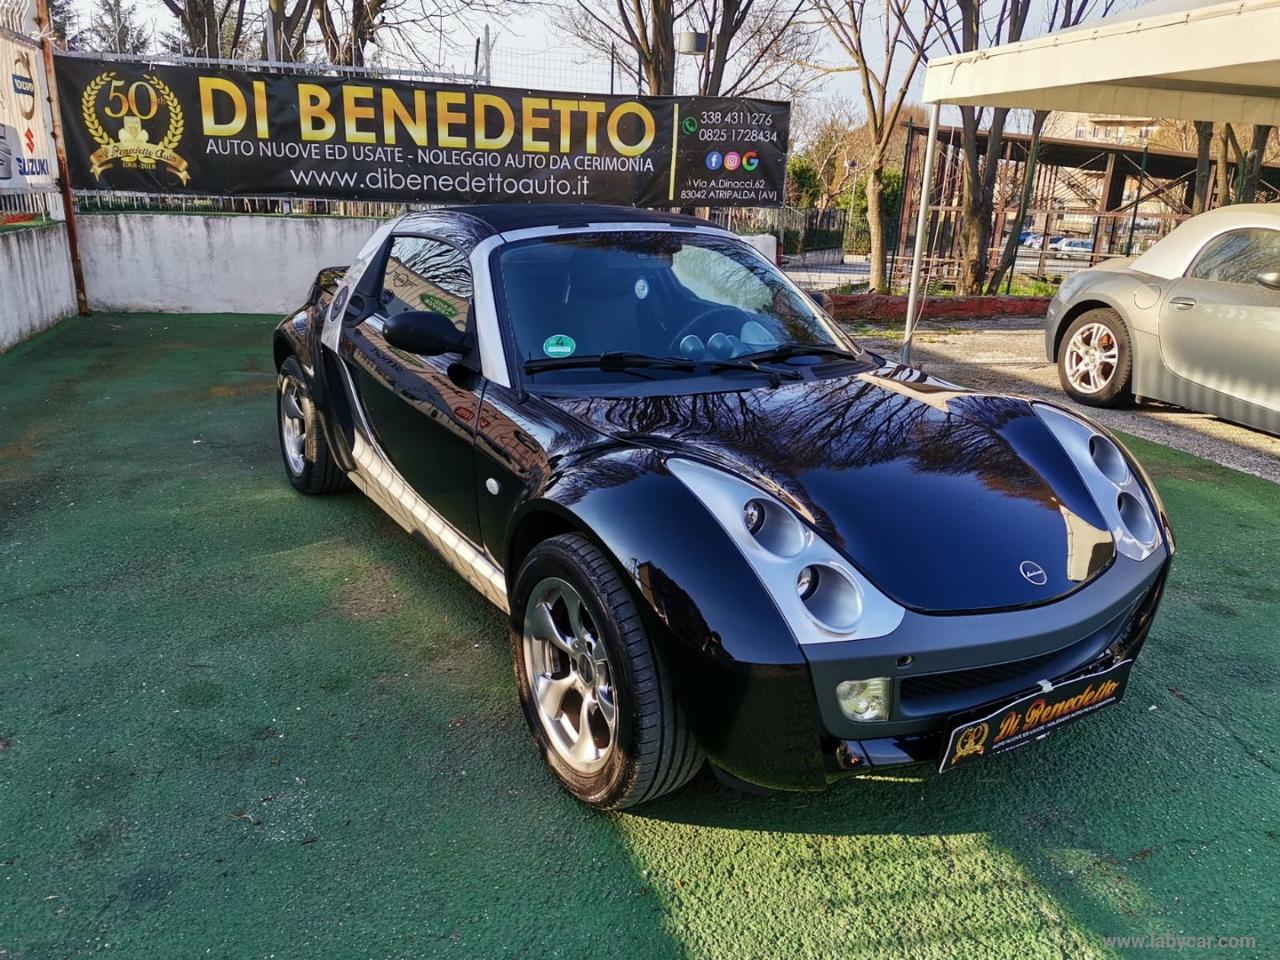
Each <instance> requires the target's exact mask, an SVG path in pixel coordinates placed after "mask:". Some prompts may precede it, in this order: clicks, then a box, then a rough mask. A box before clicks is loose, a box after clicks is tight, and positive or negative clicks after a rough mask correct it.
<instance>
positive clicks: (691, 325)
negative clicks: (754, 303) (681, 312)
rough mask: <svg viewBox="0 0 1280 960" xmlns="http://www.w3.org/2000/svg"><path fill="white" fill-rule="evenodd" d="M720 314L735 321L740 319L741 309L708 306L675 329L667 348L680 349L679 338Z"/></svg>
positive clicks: (681, 338)
mask: <svg viewBox="0 0 1280 960" xmlns="http://www.w3.org/2000/svg"><path fill="white" fill-rule="evenodd" d="M720 314H725V315H726V317H731V318H733V319H734V320H735V321H740V319H741V317H742V311H741V310H739V309H738V308H737V307H726V306H718V307H709V308H708V309H706V310H703V311H702V312H701V313H700V314H698V315H697V316H696V317H694V318H693V319H692V320H690V321H689V322H688V323H686V324H685V325H684V326H683V327H681V328H680V329H679V330H677V331H676V335H675V336H674V337H672V338H671V342H670V343H669V344H668V345H667V349H668V350H671V351H676V352H678V351H679V350H680V341H681V340H683V339H684V338H685V337H687V336H689V334H691V333H694V332H695V331H696V330H697V329H698V328H699V327H702V326H703V325H704V324H706V323H707V322H708V321H709V320H711V319H712V318H713V317H716V316H719V315H720ZM735 332H736V331H735ZM701 339H703V340H705V339H707V338H706V337H702V338H701Z"/></svg>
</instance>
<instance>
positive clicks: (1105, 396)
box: [1058, 308, 1133, 407]
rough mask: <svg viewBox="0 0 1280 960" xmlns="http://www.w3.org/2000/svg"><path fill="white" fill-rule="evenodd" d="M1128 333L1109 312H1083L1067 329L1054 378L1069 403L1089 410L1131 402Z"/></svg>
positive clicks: (1104, 309) (1130, 366)
mask: <svg viewBox="0 0 1280 960" xmlns="http://www.w3.org/2000/svg"><path fill="white" fill-rule="evenodd" d="M1132 372H1133V352H1132V349H1131V346H1130V343H1129V330H1128V328H1127V327H1125V325H1124V321H1123V320H1121V319H1120V314H1118V313H1116V312H1115V311H1114V310H1112V309H1110V308H1098V309H1096V310H1087V311H1085V312H1084V313H1082V314H1081V315H1080V316H1078V317H1077V318H1076V319H1075V321H1074V322H1073V323H1072V324H1071V326H1070V327H1068V328H1067V332H1066V333H1065V334H1064V335H1063V337H1062V346H1061V348H1060V349H1059V350H1058V378H1059V379H1060V380H1061V381H1062V389H1063V390H1065V391H1066V392H1067V395H1068V396H1070V397H1071V398H1072V399H1073V400H1076V401H1078V402H1080V403H1085V404H1088V405H1090V406H1093V407H1120V406H1125V405H1127V404H1129V403H1132V402H1133V394H1132V392H1131V391H1130V389H1129V383H1130V380H1131V379H1132Z"/></svg>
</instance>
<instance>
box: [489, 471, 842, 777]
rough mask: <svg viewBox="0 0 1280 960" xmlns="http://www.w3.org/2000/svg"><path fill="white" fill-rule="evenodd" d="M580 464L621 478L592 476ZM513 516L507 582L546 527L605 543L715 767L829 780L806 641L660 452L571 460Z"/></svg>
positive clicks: (550, 531)
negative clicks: (804, 646) (596, 478)
mask: <svg viewBox="0 0 1280 960" xmlns="http://www.w3.org/2000/svg"><path fill="white" fill-rule="evenodd" d="M580 471H586V472H587V473H588V474H590V473H591V472H593V471H598V475H599V476H600V477H605V478H608V479H609V480H610V481H612V482H586V483H584V482H583V480H584V478H583V477H582V476H580V475H579V472H580ZM586 479H587V480H591V479H592V478H591V477H590V476H588V477H587V478H586ZM508 526H509V530H510V533H509V535H508V537H507V542H506V544H505V545H504V550H503V552H504V556H505V558H506V560H507V571H506V576H507V580H508V584H512V583H514V581H515V579H516V576H517V574H518V572H519V566H518V564H519V563H522V562H523V561H524V559H525V558H526V557H527V556H528V555H529V551H531V550H532V549H533V548H534V547H535V546H536V545H537V544H538V543H540V542H542V541H543V540H544V539H545V538H547V537H551V536H557V535H559V534H561V533H578V534H580V535H582V536H583V537H585V538H586V539H587V540H588V541H590V542H591V543H593V544H595V545H596V546H597V547H598V548H599V549H600V550H601V551H602V552H603V553H604V555H605V556H606V557H607V558H608V560H609V562H610V563H612V564H613V565H614V567H615V569H616V570H617V571H618V573H619V575H620V576H621V577H622V579H623V581H624V582H625V583H626V584H627V586H628V587H629V588H630V589H631V591H632V595H633V598H634V600H635V603H636V607H637V609H638V610H639V612H640V616H641V617H642V618H643V619H644V621H645V624H646V627H647V629H648V631H649V636H650V639H651V640H652V641H653V644H654V648H655V651H656V652H657V655H658V656H659V658H660V659H661V660H662V661H663V663H664V665H665V668H666V671H667V675H668V676H669V678H670V680H671V682H672V693H673V695H674V697H675V699H676V701H677V702H678V703H679V704H680V705H681V708H682V709H683V710H684V711H685V714H686V716H687V718H688V720H689V724H690V729H691V730H692V731H693V733H694V736H695V737H696V739H697V741H698V743H699V744H700V746H701V747H702V749H703V750H704V751H705V752H706V753H707V755H708V756H709V757H710V758H711V760H712V761H713V762H714V763H715V764H717V766H719V767H721V768H722V769H725V770H728V771H729V772H730V773H732V774H733V775H734V776H736V777H738V778H739V779H743V780H747V781H749V782H751V783H757V784H762V785H765V786H771V787H790V788H797V789H812V788H814V787H817V786H821V785H823V784H824V783H825V782H826V779H825V777H826V774H825V770H824V767H823V760H822V755H821V752H820V744H821V738H822V736H823V732H822V728H821V726H820V724H819V720H818V716H819V714H818V709H817V703H816V701H815V699H814V697H815V694H814V688H813V679H812V677H811V675H810V671H809V666H808V662H807V660H806V658H805V656H804V653H803V651H802V650H801V648H800V646H799V644H798V643H797V642H796V640H795V637H794V635H793V633H792V631H791V628H790V626H789V625H788V624H787V622H786V621H785V619H784V618H783V617H782V615H781V614H780V613H779V612H778V609H777V607H776V606H775V605H774V603H773V601H772V599H771V598H770V597H769V596H768V594H767V593H766V591H765V590H764V588H763V587H762V586H760V585H759V580H758V578H757V576H756V574H755V573H754V571H753V570H752V569H751V567H750V565H749V564H748V563H747V561H746V559H745V558H744V557H743V556H742V554H741V552H740V551H739V549H738V547H737V545H736V544H735V543H734V542H733V540H732V539H731V538H730V537H729V535H728V534H727V533H726V532H725V531H724V529H723V528H722V527H721V526H720V523H719V521H718V520H717V519H716V518H715V517H713V516H712V515H711V513H710V512H709V511H708V510H707V508H706V507H705V506H704V505H703V504H702V502H701V501H700V500H698V499H697V498H696V497H695V496H694V495H693V494H692V492H690V490H689V489H688V488H687V487H686V486H684V484H683V483H681V482H680V481H679V480H678V479H677V478H676V477H675V476H673V475H672V474H671V473H669V472H668V471H667V470H666V467H665V465H664V463H663V462H662V459H661V457H660V456H658V455H656V454H655V453H654V451H651V450H649V451H647V450H643V449H635V448H631V449H626V448H622V449H616V450H614V451H611V452H610V453H607V454H605V455H603V456H600V457H595V458H593V460H591V461H589V462H587V463H582V464H578V465H577V466H575V467H572V468H569V469H565V470H562V471H561V472H560V474H559V476H558V477H557V479H556V480H555V481H554V482H552V483H550V484H549V485H548V486H547V487H546V488H545V489H544V490H542V491H541V492H540V494H539V496H537V497H535V498H532V499H530V500H529V501H527V502H526V503H525V504H524V505H523V506H522V507H521V508H520V509H519V510H518V511H517V512H516V514H515V515H514V516H513V517H512V520H511V522H510V523H509V525H508ZM511 601H512V607H513V611H512V612H513V615H516V616H518V615H519V614H518V613H517V612H516V611H515V609H514V608H515V607H516V606H518V602H517V600H516V598H515V597H512V598H511Z"/></svg>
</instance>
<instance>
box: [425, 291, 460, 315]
mask: <svg viewBox="0 0 1280 960" xmlns="http://www.w3.org/2000/svg"><path fill="white" fill-rule="evenodd" d="M418 300H419V301H420V302H421V303H422V305H423V306H424V307H426V308H427V309H428V310H434V311H435V312H436V313H443V314H444V315H445V316H446V317H448V318H449V319H450V320H452V319H453V318H454V317H456V316H457V315H458V308H457V307H455V306H454V305H453V304H452V303H450V302H449V301H448V300H446V299H444V298H443V297H437V296H436V295H435V294H433V293H420V294H418Z"/></svg>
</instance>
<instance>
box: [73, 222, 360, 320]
mask: <svg viewBox="0 0 1280 960" xmlns="http://www.w3.org/2000/svg"><path fill="white" fill-rule="evenodd" d="M380 222H381V221H378V220H365V219H350V220H348V219H338V218H329V217H256V216H252V215H238V216H237V215H230V216H186V215H182V214H168V213H165V214H150V213H123V214H106V213H98V214H81V215H80V217H79V220H78V223H79V226H80V256H81V260H82V262H83V265H84V275H85V276H84V281H85V288H86V290H87V292H88V295H89V306H90V308H91V309H92V310H94V311H119V312H124V311H143V312H145V311H155V312H165V313H270V314H277V313H278V314H283V313H285V312H287V311H288V310H291V309H293V308H294V307H297V306H299V305H300V304H301V303H302V301H303V299H304V298H305V297H306V295H307V291H308V290H309V289H310V288H311V281H312V280H314V279H315V276H316V272H317V271H319V270H320V269H321V268H322V267H332V266H338V265H341V264H347V263H350V262H351V260H352V259H353V258H354V257H355V255H356V253H358V252H359V250H360V248H361V247H362V246H363V245H364V242H365V241H366V240H367V239H368V238H369V235H370V234H371V233H373V231H374V230H375V229H376V227H377V225H378V224H379V223H380Z"/></svg>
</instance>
